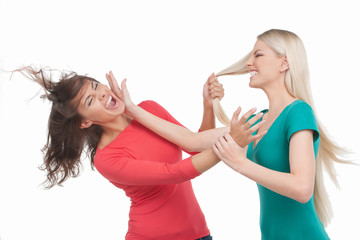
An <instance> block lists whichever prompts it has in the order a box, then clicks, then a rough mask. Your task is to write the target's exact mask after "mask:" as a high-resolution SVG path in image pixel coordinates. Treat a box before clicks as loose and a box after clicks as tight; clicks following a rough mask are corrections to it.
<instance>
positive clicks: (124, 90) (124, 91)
mask: <svg viewBox="0 0 360 240" xmlns="http://www.w3.org/2000/svg"><path fill="white" fill-rule="evenodd" d="M126 80H127V79H126V78H124V80H122V82H121V90H122V92H123V93H126V94H129V91H128V89H127V87H126Z"/></svg>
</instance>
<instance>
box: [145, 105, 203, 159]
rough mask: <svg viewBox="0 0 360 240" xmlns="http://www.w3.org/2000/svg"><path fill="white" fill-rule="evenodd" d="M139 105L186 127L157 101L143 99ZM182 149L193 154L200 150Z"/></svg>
mask: <svg viewBox="0 0 360 240" xmlns="http://www.w3.org/2000/svg"><path fill="white" fill-rule="evenodd" d="M139 106H140V107H141V108H143V109H145V110H146V111H148V112H150V113H152V114H154V115H155V116H158V117H160V118H162V119H164V120H167V121H169V122H171V123H174V124H176V125H179V126H182V127H184V128H186V127H185V126H183V125H182V124H181V123H180V122H179V121H178V120H176V119H175V118H174V117H173V116H172V115H171V114H170V113H169V112H168V111H167V110H166V109H165V108H163V107H162V106H161V105H160V104H158V103H157V102H155V101H151V100H147V101H143V102H141V103H140V104H139ZM150 109H151V110H150ZM186 129H187V128H186ZM182 150H183V151H184V152H186V153H187V154H190V155H192V156H193V155H196V154H198V153H199V152H188V151H186V150H185V149H183V148H182Z"/></svg>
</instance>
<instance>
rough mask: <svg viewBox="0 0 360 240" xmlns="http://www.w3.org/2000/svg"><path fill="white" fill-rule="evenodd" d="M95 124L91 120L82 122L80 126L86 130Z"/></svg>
mask: <svg viewBox="0 0 360 240" xmlns="http://www.w3.org/2000/svg"><path fill="white" fill-rule="evenodd" d="M92 124H93V122H92V121H90V120H81V124H80V128H81V129H84V128H88V127H90V126H91V125H92Z"/></svg>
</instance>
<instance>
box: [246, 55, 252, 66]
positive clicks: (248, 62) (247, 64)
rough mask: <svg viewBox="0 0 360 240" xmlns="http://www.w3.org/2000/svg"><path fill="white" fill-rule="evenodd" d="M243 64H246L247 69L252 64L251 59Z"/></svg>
mask: <svg viewBox="0 0 360 240" xmlns="http://www.w3.org/2000/svg"><path fill="white" fill-rule="evenodd" d="M245 64H246V66H247V67H250V66H252V64H253V59H252V57H249V59H248V60H247V61H246V63H245Z"/></svg>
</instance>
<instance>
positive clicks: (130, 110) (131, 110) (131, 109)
mask: <svg viewBox="0 0 360 240" xmlns="http://www.w3.org/2000/svg"><path fill="white" fill-rule="evenodd" d="M138 108H140V107H139V106H137V105H136V104H133V103H131V104H130V105H127V106H125V112H126V114H127V115H129V116H130V117H133V118H136V113H137V111H138V110H139V109H138Z"/></svg>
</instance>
